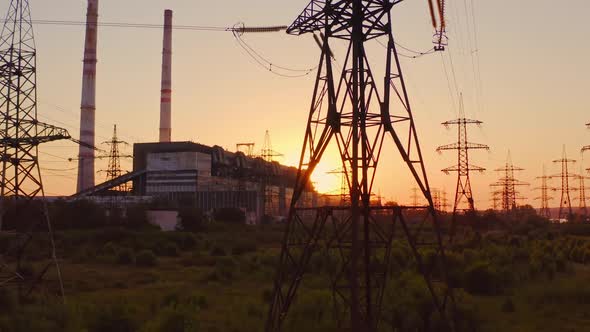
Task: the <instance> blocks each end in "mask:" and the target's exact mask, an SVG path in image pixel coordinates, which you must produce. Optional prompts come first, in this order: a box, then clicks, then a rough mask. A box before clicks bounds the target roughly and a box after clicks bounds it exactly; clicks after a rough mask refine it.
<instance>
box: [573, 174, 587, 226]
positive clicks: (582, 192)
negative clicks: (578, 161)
mask: <svg viewBox="0 0 590 332" xmlns="http://www.w3.org/2000/svg"><path fill="white" fill-rule="evenodd" d="M576 178H577V179H578V184H579V186H578V202H579V203H578V206H579V209H578V213H580V214H581V215H582V216H584V217H587V216H588V207H587V206H586V189H588V188H587V187H586V185H585V180H586V179H588V177H587V176H585V175H584V174H583V172H581V173H580V174H578V175H576Z"/></svg>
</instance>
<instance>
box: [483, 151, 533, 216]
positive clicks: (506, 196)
mask: <svg viewBox="0 0 590 332" xmlns="http://www.w3.org/2000/svg"><path fill="white" fill-rule="evenodd" d="M495 171H496V172H499V173H500V174H502V176H501V177H500V179H498V181H497V182H496V183H493V184H492V185H491V186H492V187H496V188H499V191H500V202H501V203H502V204H501V207H502V210H503V211H504V212H506V213H508V212H510V211H512V210H514V209H515V208H516V207H517V203H516V202H517V200H519V199H524V197H523V196H519V192H518V190H516V188H517V187H519V186H528V185H529V184H528V183H526V182H522V181H520V180H518V179H516V178H515V176H514V172H517V171H524V168H520V167H515V166H514V165H513V164H512V157H511V156H510V152H508V158H507V160H506V164H505V165H504V167H501V168H497V169H496V170H495Z"/></svg>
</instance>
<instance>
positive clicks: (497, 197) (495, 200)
mask: <svg viewBox="0 0 590 332" xmlns="http://www.w3.org/2000/svg"><path fill="white" fill-rule="evenodd" d="M490 200H491V201H492V210H494V211H498V210H499V209H500V205H501V202H502V190H495V191H493V192H492V198H491V199H490Z"/></svg>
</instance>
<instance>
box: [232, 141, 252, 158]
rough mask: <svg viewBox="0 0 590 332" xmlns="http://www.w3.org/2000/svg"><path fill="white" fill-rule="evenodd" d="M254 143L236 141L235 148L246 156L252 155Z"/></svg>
mask: <svg viewBox="0 0 590 332" xmlns="http://www.w3.org/2000/svg"><path fill="white" fill-rule="evenodd" d="M254 145H255V144H254V143H238V144H236V150H237V151H240V152H242V153H244V154H245V155H246V156H248V157H254Z"/></svg>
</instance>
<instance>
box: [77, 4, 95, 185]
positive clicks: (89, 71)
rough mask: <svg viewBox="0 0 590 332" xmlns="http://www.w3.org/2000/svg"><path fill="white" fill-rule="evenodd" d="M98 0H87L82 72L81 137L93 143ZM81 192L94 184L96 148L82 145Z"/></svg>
mask: <svg viewBox="0 0 590 332" xmlns="http://www.w3.org/2000/svg"><path fill="white" fill-rule="evenodd" d="M97 32H98V0H88V11H87V12H86V40H85V43H84V69H83V72H82V104H81V107H80V141H82V142H84V143H86V144H88V145H90V146H94V111H95V109H96V107H95V105H96V104H95V100H96V62H97V60H96V46H97V35H98V33H97ZM78 158H79V160H78V187H77V189H78V192H80V191H82V190H85V189H88V188H91V187H94V150H93V149H91V148H88V147H85V146H82V145H80V150H79V154H78Z"/></svg>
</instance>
